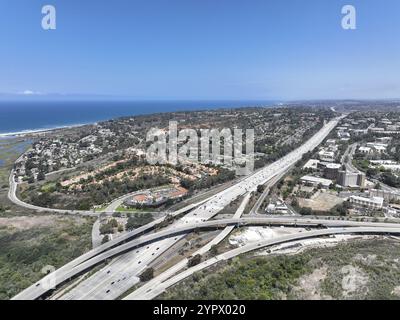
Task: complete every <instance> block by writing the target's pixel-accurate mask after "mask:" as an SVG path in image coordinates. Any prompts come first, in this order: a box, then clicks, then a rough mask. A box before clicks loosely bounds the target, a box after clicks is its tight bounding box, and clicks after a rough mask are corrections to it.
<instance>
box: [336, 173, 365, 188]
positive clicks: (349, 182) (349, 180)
mask: <svg viewBox="0 0 400 320" xmlns="http://www.w3.org/2000/svg"><path fill="white" fill-rule="evenodd" d="M337 182H338V184H340V185H341V186H343V187H350V188H365V182H366V179H365V174H364V173H361V172H350V171H347V170H346V171H345V170H341V171H339V176H338V181H337Z"/></svg>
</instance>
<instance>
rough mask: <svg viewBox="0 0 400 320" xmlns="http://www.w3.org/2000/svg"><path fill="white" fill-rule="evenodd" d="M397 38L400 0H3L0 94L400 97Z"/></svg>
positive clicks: (0, 12)
mask: <svg viewBox="0 0 400 320" xmlns="http://www.w3.org/2000/svg"><path fill="white" fill-rule="evenodd" d="M45 4H53V5H55V7H56V9H57V30H55V31H44V30H42V28H41V18H42V14H41V7H42V6H43V5H45ZM345 4H352V5H355V6H356V8H357V30H355V31H345V30H343V29H342V28H341V17H342V15H341V8H342V6H343V5H345ZM399 36H400V1H399V0H384V1H381V0H360V1H358V0H347V1H341V0H301V1H300V0H246V1H245V0H240V1H236V0H141V1H138V0H113V1H109V0H98V1H94V0H84V1H78V0H62V1H60V0H46V1H37V0H0V40H1V50H0V93H7V94H10V93H11V94H15V93H20V92H24V91H27V90H29V91H33V92H40V93H42V94H49V93H57V94H83V95H85V94H93V95H97V94H104V95H112V96H122V97H131V98H133V99H255V100H260V99H285V100H286V99H288V100H290V99H320V98H328V99H337V98H365V99H370V98H400V38H399Z"/></svg>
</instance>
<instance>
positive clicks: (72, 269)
mask: <svg viewBox="0 0 400 320" xmlns="http://www.w3.org/2000/svg"><path fill="white" fill-rule="evenodd" d="M251 225H253V226H254V225H257V226H258V225H268V226H271V225H274V226H282V225H284V226H297V227H322V226H324V227H331V228H334V227H336V228H337V227H342V228H343V227H361V226H368V227H370V228H375V229H377V228H385V229H387V230H398V229H399V230H400V224H396V223H394V224H387V223H374V222H356V221H342V220H340V221H334V220H315V219H293V218H269V217H267V218H261V217H248V218H233V219H223V220H211V221H206V222H197V223H193V224H187V225H184V226H175V227H170V228H168V229H165V230H162V231H159V232H156V233H152V234H148V235H145V236H142V237H140V238H137V239H134V240H131V241H129V242H127V243H122V244H120V245H119V246H118V247H112V246H110V245H109V246H108V248H109V250H107V251H104V250H106V249H105V248H102V250H96V249H98V248H100V247H98V248H95V249H93V250H91V251H90V252H89V253H91V256H92V257H91V258H90V259H88V257H89V256H90V255H88V254H85V255H86V256H85V255H83V256H81V257H79V258H78V259H75V260H74V261H73V262H74V263H73V264H71V263H70V265H68V264H67V265H65V266H64V267H62V268H60V269H58V270H56V271H55V272H54V273H53V274H52V275H53V276H55V278H56V283H55V284H56V285H57V286H59V285H60V284H63V283H64V282H66V281H68V280H70V279H72V278H74V277H76V276H78V275H80V274H82V273H84V272H85V271H87V270H88V269H90V268H92V267H94V266H96V265H98V264H99V263H101V262H103V261H105V260H107V259H110V258H113V257H115V256H117V255H120V254H123V253H126V252H128V251H130V250H132V249H134V248H137V247H141V246H143V245H147V244H149V243H152V242H156V241H160V240H162V239H165V238H171V237H174V236H177V235H181V234H187V233H189V232H192V231H196V230H202V229H211V228H224V227H226V226H237V227H243V226H251ZM119 243H121V241H119ZM106 244H107V243H106ZM93 252H96V253H97V254H94V253H93ZM47 277H50V275H48V276H46V277H45V278H43V279H42V280H40V281H39V282H37V283H36V284H35V285H34V286H31V287H29V288H28V289H26V290H24V291H22V292H21V293H20V294H18V295H17V296H15V297H14V299H37V298H39V297H41V296H43V295H44V294H46V293H47V292H48V291H49V290H48V289H46V288H43V286H42V285H41V284H42V283H47V282H46V278H47Z"/></svg>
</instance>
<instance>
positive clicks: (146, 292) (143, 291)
mask: <svg viewBox="0 0 400 320" xmlns="http://www.w3.org/2000/svg"><path fill="white" fill-rule="evenodd" d="M338 234H374V235H379V234H392V235H400V228H384V227H356V228H355V227H352V228H338V229H328V230H317V231H309V232H304V233H298V234H293V235H287V236H283V237H279V238H276V239H272V240H262V241H259V242H256V243H252V244H248V245H245V246H243V247H240V248H236V249H233V250H231V251H228V252H225V253H222V254H220V255H218V256H216V257H214V258H211V259H209V260H206V261H204V262H202V263H200V264H198V265H196V266H194V267H191V268H189V269H187V270H185V271H183V272H181V273H179V274H177V275H175V276H173V277H172V278H169V279H167V280H166V281H164V282H155V283H154V285H153V286H151V287H150V288H149V287H147V286H146V285H144V286H143V287H141V288H139V289H137V290H136V291H134V292H132V293H131V294H129V295H128V296H126V297H125V298H124V300H151V299H154V298H155V297H157V296H158V295H160V294H161V293H163V292H164V291H165V290H166V289H168V288H170V287H172V286H173V285H175V284H177V283H179V282H180V281H182V280H184V279H186V278H188V277H190V276H191V275H193V274H194V273H196V272H198V271H201V270H204V269H206V268H209V267H210V266H212V265H215V264H217V263H219V262H222V261H226V260H229V259H232V258H234V257H236V256H238V255H241V254H244V253H248V252H251V251H254V250H259V249H262V248H265V247H270V246H274V245H278V244H282V243H287V242H293V241H297V240H302V239H309V238H316V237H324V236H331V235H338Z"/></svg>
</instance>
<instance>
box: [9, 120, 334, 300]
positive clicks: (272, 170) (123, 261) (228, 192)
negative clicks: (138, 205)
mask: <svg viewBox="0 0 400 320" xmlns="http://www.w3.org/2000/svg"><path fill="white" fill-rule="evenodd" d="M340 119H341V117H340V118H336V119H334V120H332V121H330V122H329V123H327V124H325V125H324V127H323V128H322V129H321V130H320V131H319V132H318V133H317V134H315V135H314V136H313V137H312V138H311V139H309V140H308V141H307V142H306V143H305V144H303V145H302V146H300V147H299V148H297V149H296V150H294V151H292V152H291V153H289V154H288V155H286V156H285V157H283V158H281V159H280V160H278V161H276V162H274V163H272V164H270V165H268V166H266V167H265V168H263V169H260V170H259V171H257V172H255V173H253V174H251V175H249V176H247V177H245V178H243V179H241V180H238V181H237V183H235V184H233V185H232V186H230V187H228V188H227V189H225V190H223V191H221V192H219V193H217V194H215V195H213V196H211V197H209V198H208V199H205V200H204V201H203V202H202V203H201V204H199V203H197V204H194V205H191V206H188V207H186V208H185V210H183V211H181V210H180V211H177V212H174V213H173V215H175V216H178V215H179V214H181V213H183V212H187V211H189V210H191V211H190V212H189V213H187V214H186V215H185V216H184V217H182V218H180V219H178V220H177V221H176V222H174V223H173V224H172V225H171V226H169V227H168V228H166V229H164V230H162V231H160V232H156V233H152V234H148V235H145V236H142V237H140V238H136V239H132V238H133V237H135V236H137V235H139V234H141V233H143V232H145V231H149V230H151V228H152V227H154V225H155V224H157V223H159V222H160V221H156V222H155V223H154V224H153V225H150V226H149V225H147V226H145V227H143V228H142V230H135V231H134V232H130V233H127V234H125V235H124V236H121V237H119V238H117V239H114V240H113V241H111V242H110V243H107V244H105V245H101V246H99V247H97V248H95V249H93V250H91V251H90V252H88V253H86V254H84V255H82V256H81V257H79V258H77V259H75V260H74V261H72V262H70V263H68V264H67V265H65V266H63V267H62V268H60V269H58V270H56V271H55V272H54V273H53V274H50V275H48V276H46V277H55V279H56V284H57V285H60V284H62V283H65V282H67V281H69V280H70V279H72V278H74V277H76V276H77V275H79V274H82V273H83V272H85V271H87V270H88V269H90V268H92V267H93V266H95V265H97V264H99V263H101V262H103V261H105V260H106V259H110V258H113V257H116V256H120V255H121V254H122V255H123V256H121V257H120V258H118V259H117V260H116V261H115V262H113V264H115V265H116V268H115V269H116V270H117V272H116V273H118V276H117V278H118V279H117V282H118V280H120V281H119V283H120V282H121V281H122V280H121V279H123V278H124V275H126V277H125V280H127V278H128V277H129V281H130V283H128V282H129V281H126V282H125V283H126V286H125V283H124V285H122V286H120V289H119V290H115V292H113V293H112V294H110V293H111V291H109V292H107V291H106V292H105V293H102V295H100V296H99V295H98V293H96V290H93V287H92V286H90V285H88V284H89V283H90V282H91V281H93V279H94V277H99V279H100V280H98V281H100V282H106V281H108V280H111V279H112V277H113V276H114V273H112V271H111V270H108V271H109V272H107V271H105V269H102V270H101V271H100V273H99V275H95V276H93V277H90V278H89V279H87V280H84V281H82V282H81V283H80V284H79V285H78V286H77V287H76V290H74V292H73V293H74V294H72V293H71V295H70V297H71V298H73V299H79V298H84V299H86V298H93V297H94V298H100V299H102V298H106V297H108V296H112V298H114V299H115V297H116V296H117V295H118V294H122V293H123V292H124V291H123V290H125V291H126V287H128V286H130V285H131V284H132V283H134V282H135V281H137V276H138V275H139V274H140V272H141V271H142V270H143V269H144V268H145V267H146V266H148V265H149V264H150V263H151V262H152V261H154V260H155V259H156V258H157V257H159V256H160V255H161V254H162V253H164V252H165V251H166V250H167V249H168V248H170V247H171V246H173V245H174V244H175V243H176V242H177V241H179V240H180V239H182V238H183V237H184V236H185V234H187V233H188V232H190V231H192V230H194V229H196V228H211V227H216V226H218V224H220V226H221V227H222V226H227V225H234V224H242V223H243V224H244V223H246V222H245V221H244V220H243V221H240V220H238V219H231V220H230V221H217V222H216V221H208V220H210V219H211V218H212V217H214V216H215V215H217V214H218V213H219V212H220V211H221V210H222V209H223V208H224V207H226V206H227V205H228V204H229V203H231V202H232V201H234V200H235V199H237V198H239V197H241V196H243V195H245V194H246V193H248V192H252V191H255V190H256V189H257V186H258V185H260V184H265V183H267V182H268V181H271V180H272V179H274V178H275V177H277V176H279V175H281V174H283V173H285V172H287V170H288V169H289V168H290V167H291V166H292V165H293V164H294V163H296V162H297V161H299V160H300V159H301V158H302V156H303V155H304V154H305V153H307V152H309V151H311V150H313V149H315V148H316V147H317V146H318V145H319V144H320V143H321V142H322V141H323V140H324V139H325V138H326V137H327V135H328V134H329V133H330V132H331V130H332V129H333V128H334V127H335V126H336V125H337V123H338V121H339V120H340ZM10 180H14V179H11V178H10ZM11 182H13V183H12V184H11ZM10 185H11V186H12V188H10V195H11V197H12V196H13V195H15V190H16V189H15V188H16V186H15V182H14V181H10ZM13 188H14V189H13ZM159 220H160V219H159ZM207 221H208V222H207ZM251 223H255V221H253V222H251ZM291 223H293V220H292V222H291ZM314 225H315V221H314ZM144 246H145V247H144ZM132 250H136V251H132ZM132 266H135V267H132ZM104 271H105V274H104ZM101 272H103V276H101ZM124 272H126V273H124ZM119 275H121V276H122V278H121V277H119ZM46 277H45V278H46ZM44 280H45V279H42V280H41V281H44ZM103 280H104V281H103ZM41 281H39V282H38V283H36V284H34V285H33V286H31V287H29V288H27V289H26V290H24V291H23V292H21V293H20V294H19V295H17V296H16V297H15V299H37V298H39V297H41V296H43V295H44V294H46V293H47V292H48V291H49V290H48V289H46V288H44V287H43V286H42V285H41ZM111 282H113V281H111ZM111 282H110V283H111ZM85 288H86V289H85ZM107 290H108V289H107Z"/></svg>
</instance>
